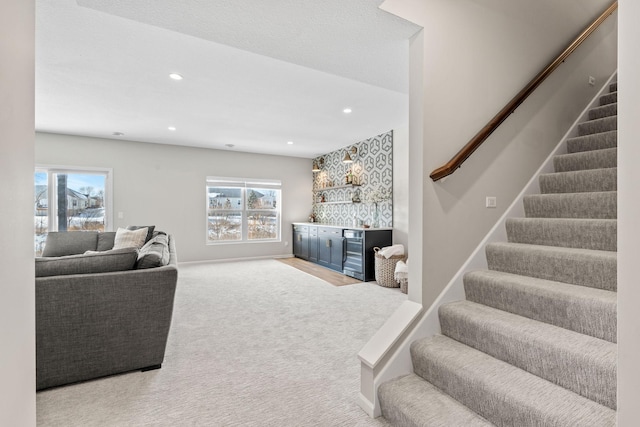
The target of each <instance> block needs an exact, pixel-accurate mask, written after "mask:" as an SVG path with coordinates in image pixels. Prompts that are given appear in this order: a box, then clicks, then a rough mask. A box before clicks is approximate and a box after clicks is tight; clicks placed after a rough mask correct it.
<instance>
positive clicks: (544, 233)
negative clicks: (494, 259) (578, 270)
mask: <svg viewBox="0 0 640 427" xmlns="http://www.w3.org/2000/svg"><path fill="white" fill-rule="evenodd" d="M506 228H507V236H508V240H509V242H511V243H527V244H531V245H543V246H558V247H566V248H581V249H595V250H601V251H616V250H617V221H616V220H547V219H531V218H514V219H508V220H507V222H506Z"/></svg>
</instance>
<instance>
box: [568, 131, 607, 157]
mask: <svg viewBox="0 0 640 427" xmlns="http://www.w3.org/2000/svg"><path fill="white" fill-rule="evenodd" d="M617 146H618V132H617V131H615V130H612V131H609V132H601V133H596V134H593V135H585V136H576V137H574V138H569V139H567V152H569V153H578V152H581V151H591V150H603V149H605V148H615V147H617Z"/></svg>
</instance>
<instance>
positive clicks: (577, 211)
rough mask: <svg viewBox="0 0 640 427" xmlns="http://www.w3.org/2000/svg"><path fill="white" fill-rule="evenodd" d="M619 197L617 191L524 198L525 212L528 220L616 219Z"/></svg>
mask: <svg viewBox="0 0 640 427" xmlns="http://www.w3.org/2000/svg"><path fill="white" fill-rule="evenodd" d="M617 195H618V193H617V192H616V191H609V192H604V193H576V194H546V195H530V196H525V198H524V211H525V215H526V217H527V218H594V219H596V218H600V219H615V218H616V217H617V214H618V212H617V211H618V205H617V200H618V197H617Z"/></svg>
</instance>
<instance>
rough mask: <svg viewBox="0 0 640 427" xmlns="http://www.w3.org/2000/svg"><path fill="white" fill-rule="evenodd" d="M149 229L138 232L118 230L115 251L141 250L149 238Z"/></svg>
mask: <svg viewBox="0 0 640 427" xmlns="http://www.w3.org/2000/svg"><path fill="white" fill-rule="evenodd" d="M147 231H148V229H147V227H144V228H139V229H137V230H127V229H126V228H118V231H116V238H115V240H114V243H113V249H122V248H136V249H140V248H141V247H142V246H143V245H144V242H145V239H146V238H147Z"/></svg>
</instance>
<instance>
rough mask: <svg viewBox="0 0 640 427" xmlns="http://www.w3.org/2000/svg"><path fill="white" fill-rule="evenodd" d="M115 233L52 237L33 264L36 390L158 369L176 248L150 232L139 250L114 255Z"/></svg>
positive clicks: (169, 309) (172, 291)
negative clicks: (34, 270) (40, 256)
mask: <svg viewBox="0 0 640 427" xmlns="http://www.w3.org/2000/svg"><path fill="white" fill-rule="evenodd" d="M115 234H116V233H115V232H111V233H108V232H105V233H98V232H86V231H77V232H68V233H67V232H65V233H49V236H48V237H47V242H46V245H45V249H44V252H43V255H45V256H43V257H42V258H36V389H37V390H41V389H45V388H49V387H54V386H59V385H64V384H70V383H74V382H79V381H84V380H89V379H94V378H98V377H103V376H107V375H112V374H118V373H123V372H127V371H133V370H148V369H155V368H159V367H160V366H161V364H162V362H163V360H164V354H165V347H166V343H167V337H168V334H169V328H170V326H171V317H172V313H173V302H174V295H175V290H176V284H177V279H178V269H177V257H176V249H175V242H174V241H173V238H172V237H171V236H170V235H166V234H164V233H162V232H153V233H152V234H151V233H150V234H149V236H148V237H147V239H149V241H148V242H147V243H145V245H144V246H143V247H142V248H141V249H136V248H129V249H126V248H122V249H111V248H113V242H114V238H115ZM87 251H88V252H87Z"/></svg>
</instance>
